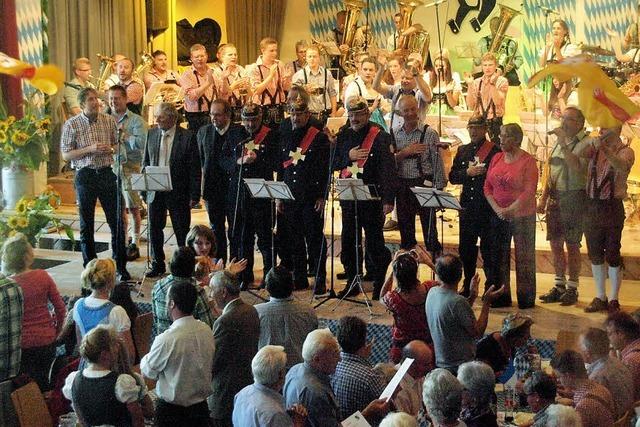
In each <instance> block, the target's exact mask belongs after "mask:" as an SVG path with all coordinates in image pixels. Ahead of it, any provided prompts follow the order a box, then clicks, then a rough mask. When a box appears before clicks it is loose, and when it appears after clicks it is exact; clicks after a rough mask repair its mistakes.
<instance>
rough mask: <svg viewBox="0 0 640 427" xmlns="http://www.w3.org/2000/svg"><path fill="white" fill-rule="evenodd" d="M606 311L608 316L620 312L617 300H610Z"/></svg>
mask: <svg viewBox="0 0 640 427" xmlns="http://www.w3.org/2000/svg"><path fill="white" fill-rule="evenodd" d="M607 311H608V312H609V314H612V313H617V312H618V311H620V303H619V302H618V300H617V299H612V300H611V301H609V306H608V307H607Z"/></svg>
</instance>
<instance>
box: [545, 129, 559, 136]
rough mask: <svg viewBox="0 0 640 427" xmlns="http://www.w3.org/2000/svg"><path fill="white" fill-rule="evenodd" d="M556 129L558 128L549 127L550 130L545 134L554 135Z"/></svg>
mask: <svg viewBox="0 0 640 427" xmlns="http://www.w3.org/2000/svg"><path fill="white" fill-rule="evenodd" d="M558 129H560V128H555V129H551V130H550V131H548V132H547V135H555V134H556V131H557V130H558Z"/></svg>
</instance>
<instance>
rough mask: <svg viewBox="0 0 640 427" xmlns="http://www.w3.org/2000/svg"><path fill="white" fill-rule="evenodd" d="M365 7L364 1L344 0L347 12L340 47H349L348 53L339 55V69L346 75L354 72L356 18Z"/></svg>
mask: <svg viewBox="0 0 640 427" xmlns="http://www.w3.org/2000/svg"><path fill="white" fill-rule="evenodd" d="M365 6H366V2H365V0H344V8H345V10H346V12H347V17H346V19H345V21H344V30H343V33H342V40H341V43H340V44H341V45H343V44H346V45H347V46H349V52H348V53H346V54H343V55H340V61H339V63H340V67H342V69H343V70H345V71H346V72H347V73H353V72H355V71H356V66H355V62H354V60H353V58H354V56H355V55H354V54H355V53H356V52H355V50H356V46H354V45H353V44H354V42H355V38H356V31H357V30H358V18H359V17H360V11H361V10H362V9H363V8H364V7H365Z"/></svg>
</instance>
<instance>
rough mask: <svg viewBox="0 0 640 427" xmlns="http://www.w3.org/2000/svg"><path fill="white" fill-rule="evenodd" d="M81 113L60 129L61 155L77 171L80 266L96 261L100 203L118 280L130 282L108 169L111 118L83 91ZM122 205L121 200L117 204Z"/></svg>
mask: <svg viewBox="0 0 640 427" xmlns="http://www.w3.org/2000/svg"><path fill="white" fill-rule="evenodd" d="M78 102H79V103H80V108H82V113H80V114H78V115H76V116H74V117H72V118H70V119H69V120H67V121H66V122H65V124H64V127H63V128H62V137H61V139H60V151H61V152H62V158H63V159H64V160H65V161H70V162H71V167H72V168H73V169H75V170H76V175H75V181H74V184H75V188H76V200H77V203H78V211H79V214H80V248H81V250H82V259H83V265H87V263H88V262H89V261H91V260H92V259H94V258H97V254H96V247H95V240H94V222H95V210H96V202H97V200H100V205H102V210H103V211H104V214H105V217H106V219H107V223H108V224H109V228H110V229H111V250H112V256H113V258H114V259H115V260H116V267H117V270H118V276H119V277H118V279H119V280H129V279H131V275H129V272H128V271H127V268H126V265H127V259H126V251H125V244H124V243H125V242H124V227H120V230H119V233H117V232H116V230H117V229H118V227H117V224H118V215H119V213H118V212H117V201H118V197H120V198H122V193H121V192H120V190H119V188H118V187H117V183H116V175H115V174H114V173H113V170H112V168H111V165H112V163H113V154H114V152H115V149H114V146H115V145H116V135H117V130H116V129H117V127H116V122H115V120H114V118H113V117H111V116H110V115H108V114H104V113H101V112H100V105H99V103H98V92H96V90H95V89H93V88H84V89H82V90H81V91H80V92H79V93H78ZM120 206H121V207H122V206H124V204H122V199H121V201H120Z"/></svg>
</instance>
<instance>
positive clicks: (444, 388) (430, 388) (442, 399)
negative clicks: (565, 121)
mask: <svg viewBox="0 0 640 427" xmlns="http://www.w3.org/2000/svg"><path fill="white" fill-rule="evenodd" d="M462 391H463V386H462V384H460V382H459V381H458V380H457V379H456V377H454V376H453V374H452V373H451V372H449V371H447V370H446V369H442V368H438V369H434V370H433V371H431V372H430V373H429V374H428V375H427V376H426V377H425V380H424V385H423V386H422V400H423V402H424V406H425V407H426V409H427V413H428V414H429V416H430V417H431V422H432V423H433V427H464V425H465V424H464V422H462V421H460V420H459V418H460V410H461V409H462Z"/></svg>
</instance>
